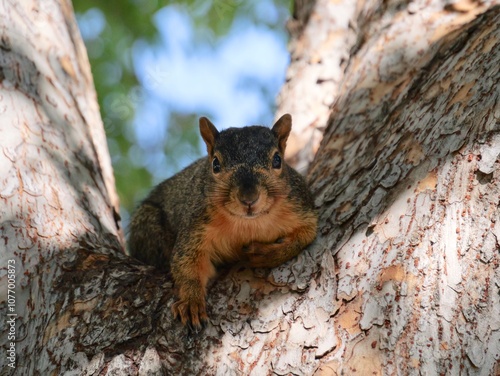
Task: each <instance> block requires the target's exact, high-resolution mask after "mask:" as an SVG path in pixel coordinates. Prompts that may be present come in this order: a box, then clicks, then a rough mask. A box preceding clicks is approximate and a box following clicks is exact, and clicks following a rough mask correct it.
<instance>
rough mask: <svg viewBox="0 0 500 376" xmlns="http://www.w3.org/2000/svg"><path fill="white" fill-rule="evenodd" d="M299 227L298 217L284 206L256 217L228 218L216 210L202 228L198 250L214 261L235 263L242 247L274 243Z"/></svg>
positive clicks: (288, 207)
mask: <svg viewBox="0 0 500 376" xmlns="http://www.w3.org/2000/svg"><path fill="white" fill-rule="evenodd" d="M300 226H301V221H300V219H299V217H298V216H297V214H296V213H295V212H294V211H293V210H292V208H291V207H290V206H289V205H287V204H284V205H280V207H279V208H273V209H272V210H271V211H270V212H269V213H267V214H264V215H260V216H258V217H256V218H242V217H237V216H232V215H230V214H228V213H225V212H222V211H221V210H218V211H215V212H214V213H213V215H212V220H211V222H210V223H209V224H208V226H207V227H206V231H205V234H204V240H203V244H202V248H203V249H204V251H205V252H208V253H209V254H210V255H211V259H212V260H214V261H218V262H230V261H236V260H238V259H239V255H240V252H241V249H242V247H244V246H245V245H248V244H250V243H251V242H262V243H271V242H274V241H276V240H277V239H278V238H280V237H285V236H286V235H287V234H289V233H292V232H293V231H294V230H295V229H296V228H297V227H300Z"/></svg>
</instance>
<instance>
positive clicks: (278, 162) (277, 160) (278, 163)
mask: <svg viewBox="0 0 500 376" xmlns="http://www.w3.org/2000/svg"><path fill="white" fill-rule="evenodd" d="M273 168H276V169H278V168H281V157H280V155H279V154H278V153H275V154H274V156H273Z"/></svg>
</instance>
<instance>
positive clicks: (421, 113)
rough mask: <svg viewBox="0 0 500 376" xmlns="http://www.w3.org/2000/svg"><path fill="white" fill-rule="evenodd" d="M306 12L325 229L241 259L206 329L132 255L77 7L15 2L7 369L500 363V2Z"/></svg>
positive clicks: (307, 115) (301, 115) (298, 87)
mask: <svg viewBox="0 0 500 376" xmlns="http://www.w3.org/2000/svg"><path fill="white" fill-rule="evenodd" d="M300 3H301V7H300V8H299V9H297V11H296V17H297V20H296V21H295V23H294V24H292V29H293V30H294V34H293V37H294V39H293V41H292V48H293V61H292V64H291V66H290V70H289V81H288V83H287V85H286V86H285V88H284V89H283V93H282V95H281V99H280V103H281V104H280V110H282V111H289V112H291V113H292V114H293V115H294V126H295V130H296V131H297V129H298V128H300V125H301V124H302V125H303V126H304V128H305V129H302V130H301V131H300V132H304V133H303V134H304V136H302V140H305V141H307V145H308V146H305V147H303V146H302V145H301V146H300V148H301V149H302V150H304V152H303V153H302V154H299V155H297V156H296V161H297V162H298V164H299V166H300V165H301V164H300V163H301V162H303V163H302V166H307V165H308V164H309V163H310V162H311V161H312V156H313V155H314V152H315V148H316V146H314V145H316V144H318V143H319V138H320V137H317V135H319V134H321V133H322V132H319V131H318V129H319V130H321V129H325V133H324V134H325V135H324V139H323V140H322V142H321V145H320V146H319V150H318V153H317V155H316V157H315V159H314V161H313V162H312V164H311V173H310V178H311V185H312V188H313V190H314V192H315V195H316V203H317V204H318V207H319V208H320V213H321V221H320V230H321V235H320V236H319V238H318V239H317V241H316V243H315V244H314V245H313V246H311V247H310V248H309V249H307V250H306V251H305V252H304V253H302V254H301V255H300V256H299V257H298V258H297V259H296V260H293V261H291V262H289V263H287V264H286V265H283V266H281V267H279V268H276V269H274V270H272V271H262V270H249V269H241V270H236V269H232V270H229V271H227V272H226V273H225V274H224V275H223V276H221V277H220V278H219V279H218V280H217V281H215V282H214V284H213V286H212V288H211V290H210V291H209V299H208V311H209V312H208V313H209V315H210V323H209V325H208V327H207V328H206V329H205V330H204V331H203V332H202V333H201V334H199V335H193V334H190V333H189V332H188V331H187V330H186V329H184V328H182V327H181V326H180V325H179V324H178V323H176V322H173V321H172V318H171V314H170V309H169V307H170V305H171V303H172V297H171V296H172V293H171V284H170V282H169V281H168V280H167V278H166V277H165V276H164V275H162V274H159V273H157V272H155V271H153V270H152V269H151V268H146V267H143V266H140V265H138V264H137V263H135V262H134V261H133V260H130V259H128V258H127V257H125V256H124V255H123V253H122V243H121V235H120V233H121V229H120V226H119V223H117V221H116V214H114V213H115V211H116V209H115V208H116V206H117V203H116V195H115V193H114V187H113V178H112V174H111V167H110V163H109V156H108V155H107V150H106V143H105V140H104V133H103V130H102V124H101V121H100V119H99V116H98V111H97V105H96V100H95V93H94V89H93V85H92V80H91V78H90V74H89V67H88V62H87V59H86V56H85V53H84V48H83V45H82V42H81V40H80V37H79V35H78V31H77V30H76V27H75V22H74V18H73V15H72V11H71V6H70V4H69V2H66V1H62V2H61V3H58V2H56V1H55V0H54V1H49V0H43V1H38V2H37V1H29V0H25V1H22V2H18V1H14V0H10V1H7V0H0V14H2V15H3V17H2V18H1V20H0V68H1V70H0V79H1V81H0V113H1V116H2V122H1V123H0V146H1V147H2V150H1V153H0V202H1V204H0V220H1V223H0V251H1V252H0V257H1V265H0V267H1V269H0V278H1V287H2V288H1V290H0V291H1V298H0V299H1V300H2V302H3V301H4V300H6V296H7V291H5V290H7V286H8V283H7V282H8V280H9V277H8V276H9V273H10V272H9V270H10V269H8V268H7V264H8V261H9V260H15V282H16V287H15V305H14V309H15V310H14V313H15V314H16V315H17V316H15V321H16V326H15V328H16V331H15V335H16V342H15V348H16V359H15V360H16V367H17V368H16V369H11V368H9V367H8V366H7V365H5V366H4V359H2V363H1V364H2V374H3V373H4V372H5V373H6V374H16V375H17V374H21V375H23V374H25V375H33V374H42V375H46V374H60V373H68V374H82V373H83V374H87V375H107V374H109V375H121V374H123V375H129V374H143V375H146V374H149V375H155V374H163V373H166V374H203V375H205V374H217V375H223V374H228V375H239V374H251V375H265V374H283V375H285V374H298V375H307V374H314V373H315V372H316V373H317V374H320V375H335V374H345V375H353V374H360V375H367V374H410V375H413V374H415V375H418V374H429V375H434V374H451V375H458V374H470V375H495V374H499V373H500V366H499V358H500V299H499V296H500V295H499V288H500V286H499V280H500V275H499V274H500V272H499V264H500V256H499V248H500V245H499V243H500V241H499V238H500V224H499V221H498V214H499V207H498V206H499V201H500V181H499V180H500V169H499V167H500V161H499V160H498V155H499V154H500V133H499V132H500V124H499V123H500V120H499V119H500V105H499V102H500V85H499V83H500V69H499V66H500V7H499V6H495V4H494V2H485V1H483V2H480V3H476V2H474V1H463V2H456V3H450V2H447V1H425V2H424V1H414V2H411V3H410V2H405V1H389V2H388V1H382V0H380V1H376V0H372V1H361V0H359V1H358V2H355V1H350V0H346V1H334V2H332V1H324V0H318V1H317V2H313V1H301V2H300ZM280 112H281V111H280ZM307 132H309V133H307ZM311 142H312V143H311ZM297 150H298V149H297ZM9 296H10V295H9ZM9 302H10V301H9ZM10 307H11V305H10V303H9V305H7V304H4V303H2V305H1V307H0V316H1V317H6V315H5V314H4V313H7V314H10V313H12V312H11V311H10V310H9V309H10ZM4 328H6V329H4ZM9 330H10V329H9V326H8V325H6V326H2V333H1V336H0V345H1V346H2V347H3V348H8V347H9V346H10V341H9V340H8V339H7V335H6V334H8V333H9V332H8V331H9Z"/></svg>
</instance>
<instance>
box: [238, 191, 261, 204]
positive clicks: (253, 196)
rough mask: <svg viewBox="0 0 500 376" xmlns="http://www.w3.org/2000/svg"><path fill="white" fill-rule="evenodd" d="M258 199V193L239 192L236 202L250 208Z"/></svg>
mask: <svg viewBox="0 0 500 376" xmlns="http://www.w3.org/2000/svg"><path fill="white" fill-rule="evenodd" d="M258 199H259V192H257V191H254V192H239V194H238V200H240V202H241V203H242V204H243V205H245V206H249V207H250V206H252V205H254V204H255V203H256V202H257V200H258Z"/></svg>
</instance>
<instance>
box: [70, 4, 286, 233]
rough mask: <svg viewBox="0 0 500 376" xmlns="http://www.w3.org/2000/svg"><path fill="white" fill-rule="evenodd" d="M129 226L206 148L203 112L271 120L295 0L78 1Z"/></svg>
mask: <svg viewBox="0 0 500 376" xmlns="http://www.w3.org/2000/svg"><path fill="white" fill-rule="evenodd" d="M73 6H74V8H75V13H76V17H77V21H78V25H79V27H80V31H81V34H82V37H83V39H84V42H85V44H86V47H87V52H88V56H89V59H90V64H91V67H92V73H93V76H94V82H95V86H96V90H97V94H98V98H99V105H100V108H101V116H102V119H103V122H104V127H105V131H106V135H107V140H108V146H109V150H110V153H111V158H112V162H113V168H114V172H115V178H116V184H117V189H118V194H119V196H120V201H121V206H122V207H121V215H122V220H123V225H124V226H127V224H128V221H129V216H130V213H131V211H132V210H133V209H134V208H135V207H136V205H137V204H138V203H139V201H140V200H142V199H143V198H144V197H145V196H146V195H147V193H148V192H149V190H150V189H151V187H152V186H153V185H156V184H158V183H159V182H160V181H162V180H164V179H166V178H168V177H170V176H172V175H173V174H174V173H176V172H177V171H179V170H180V169H182V168H184V167H186V166H187V165H188V164H190V163H191V162H193V161H194V160H196V159H197V158H199V157H200V156H202V155H204V154H205V153H206V152H205V145H204V144H203V141H202V140H201V137H200V136H199V132H198V118H199V117H200V116H208V117H209V118H210V119H211V120H212V122H213V123H214V124H215V125H216V126H217V127H218V128H219V129H223V128H228V127H232V126H243V125H252V124H262V125H268V126H269V125H272V122H273V118H274V110H275V98H276V95H277V94H278V92H279V90H280V88H281V86H282V84H283V83H284V80H285V73H286V68H287V65H288V63H289V54H288V52H287V42H288V34H287V32H286V29H285V24H286V21H287V20H288V18H289V17H290V13H291V6H292V1H291V0H257V1H244V0H185V1H161V0H108V1H98V0H73Z"/></svg>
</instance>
